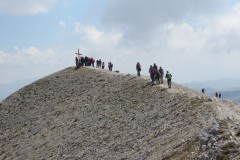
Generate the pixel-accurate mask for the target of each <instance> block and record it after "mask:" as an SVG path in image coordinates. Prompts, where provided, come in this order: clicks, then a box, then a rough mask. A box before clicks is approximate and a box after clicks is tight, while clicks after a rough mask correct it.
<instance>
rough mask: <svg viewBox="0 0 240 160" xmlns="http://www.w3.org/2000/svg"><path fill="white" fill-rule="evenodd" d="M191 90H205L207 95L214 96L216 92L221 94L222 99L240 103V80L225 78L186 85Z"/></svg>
mask: <svg viewBox="0 0 240 160" xmlns="http://www.w3.org/2000/svg"><path fill="white" fill-rule="evenodd" d="M183 85H184V86H187V87H189V88H191V89H194V90H196V91H199V92H201V90H202V89H203V88H204V89H205V93H206V94H208V95H210V96H214V95H215V92H221V94H222V98H224V99H230V100H233V101H236V102H240V79H231V78H224V79H220V80H211V81H203V82H192V83H185V84H183Z"/></svg>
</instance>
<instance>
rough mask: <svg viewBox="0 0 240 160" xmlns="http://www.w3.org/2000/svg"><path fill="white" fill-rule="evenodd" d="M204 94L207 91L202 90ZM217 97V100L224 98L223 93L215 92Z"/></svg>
mask: <svg viewBox="0 0 240 160" xmlns="http://www.w3.org/2000/svg"><path fill="white" fill-rule="evenodd" d="M202 93H205V89H204V88H203V89H202ZM215 97H216V98H221V97H222V93H221V92H215Z"/></svg>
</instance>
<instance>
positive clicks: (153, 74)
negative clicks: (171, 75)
mask: <svg viewBox="0 0 240 160" xmlns="http://www.w3.org/2000/svg"><path fill="white" fill-rule="evenodd" d="M149 74H150V78H151V80H152V83H154V76H155V70H154V68H153V66H152V65H150V68H149Z"/></svg>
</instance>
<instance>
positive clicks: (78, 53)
mask: <svg viewBox="0 0 240 160" xmlns="http://www.w3.org/2000/svg"><path fill="white" fill-rule="evenodd" d="M75 54H77V55H78V60H80V55H82V54H80V52H79V48H78V52H77V53H75Z"/></svg>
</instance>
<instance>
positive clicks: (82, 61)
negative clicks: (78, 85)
mask: <svg viewBox="0 0 240 160" xmlns="http://www.w3.org/2000/svg"><path fill="white" fill-rule="evenodd" d="M75 62H76V68H80V67H81V66H93V67H94V63H95V60H94V59H93V58H89V57H87V56H85V57H81V58H78V57H76V58H75Z"/></svg>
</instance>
